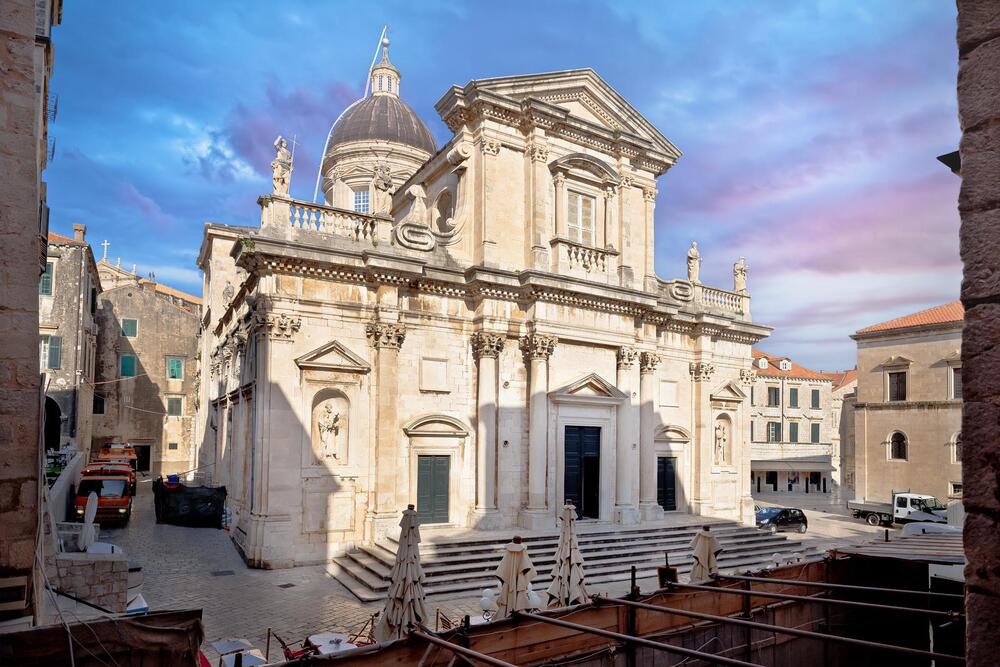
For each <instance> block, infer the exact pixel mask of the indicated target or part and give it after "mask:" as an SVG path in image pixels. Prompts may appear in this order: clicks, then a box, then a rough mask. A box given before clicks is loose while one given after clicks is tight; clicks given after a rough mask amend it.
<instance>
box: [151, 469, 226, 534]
mask: <svg viewBox="0 0 1000 667" xmlns="http://www.w3.org/2000/svg"><path fill="white" fill-rule="evenodd" d="M153 506H154V507H155V509H156V523H169V524H172V525H174V526H188V527H190V528H222V521H223V515H224V514H225V509H226V487H224V486H187V485H185V484H164V482H163V478H162V477H161V478H158V479H155V480H153Z"/></svg>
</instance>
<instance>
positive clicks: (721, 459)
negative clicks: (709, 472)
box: [715, 421, 729, 465]
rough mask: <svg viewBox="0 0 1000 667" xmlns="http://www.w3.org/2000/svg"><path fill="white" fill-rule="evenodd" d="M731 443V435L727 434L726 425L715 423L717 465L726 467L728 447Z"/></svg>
mask: <svg viewBox="0 0 1000 667" xmlns="http://www.w3.org/2000/svg"><path fill="white" fill-rule="evenodd" d="M728 441H729V434H728V433H727V432H726V425H725V424H723V423H722V422H721V421H719V422H716V423H715V463H716V465H725V464H726V463H727V460H726V459H727V458H728V457H727V456H726V454H727V452H726V445H727V443H728Z"/></svg>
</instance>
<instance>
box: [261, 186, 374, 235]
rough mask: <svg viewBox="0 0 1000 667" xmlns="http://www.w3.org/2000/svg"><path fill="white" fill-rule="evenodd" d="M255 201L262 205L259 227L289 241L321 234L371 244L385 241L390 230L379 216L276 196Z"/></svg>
mask: <svg viewBox="0 0 1000 667" xmlns="http://www.w3.org/2000/svg"><path fill="white" fill-rule="evenodd" d="M257 203H258V204H259V205H260V208H261V221H260V226H261V229H262V230H266V231H267V233H268V235H273V236H277V237H279V238H285V239H289V240H291V239H298V238H300V237H301V236H303V235H305V236H308V235H310V234H322V235H326V236H336V237H339V238H343V239H349V240H351V241H354V242H357V243H361V244H363V245H370V246H373V247H374V246H377V245H379V244H380V243H386V244H388V242H389V235H390V233H391V231H392V220H390V219H389V218H386V217H382V216H377V215H371V214H367V213H356V212H355V211H350V210H347V209H342V208H335V207H333V206H325V205H322V204H313V203H311V202H305V201H301V200H298V199H290V198H287V197H281V196H279V195H264V196H262V197H260V198H259V199H258V200H257Z"/></svg>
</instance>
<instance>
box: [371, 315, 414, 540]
mask: <svg viewBox="0 0 1000 667" xmlns="http://www.w3.org/2000/svg"><path fill="white" fill-rule="evenodd" d="M365 332H366V333H367V334H368V340H369V341H370V342H371V344H372V347H374V348H375V392H376V407H375V424H376V427H375V482H374V490H375V505H374V510H373V511H371V512H370V516H372V518H373V519H374V526H373V529H374V535H373V537H374V538H375V539H379V538H381V537H382V536H383V535H384V534H385V532H386V531H388V530H391V529H392V527H393V525H394V523H393V522H394V521H395V520H396V519H397V517H398V516H399V512H400V507H399V502H398V500H397V498H396V490H397V488H398V486H399V480H398V475H399V474H400V473H401V471H400V468H401V466H400V456H399V439H400V433H401V431H400V428H399V411H398V407H397V406H398V404H399V370H398V368H399V348H400V347H402V345H403V340H404V339H405V338H406V327H405V326H404V325H403V324H401V323H399V322H380V321H377V320H373V321H372V322H369V324H368V326H367V328H366V329H365Z"/></svg>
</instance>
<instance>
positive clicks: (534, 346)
mask: <svg viewBox="0 0 1000 667" xmlns="http://www.w3.org/2000/svg"><path fill="white" fill-rule="evenodd" d="M558 342H559V339H558V338H556V337H555V336H546V335H545V334H537V333H533V334H528V335H527V336H522V337H521V343H520V345H521V352H522V353H523V354H524V358H525V360H526V361H529V362H530V361H531V360H532V359H548V358H549V357H551V356H552V353H553V352H554V351H555V349H556V343H558Z"/></svg>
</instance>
